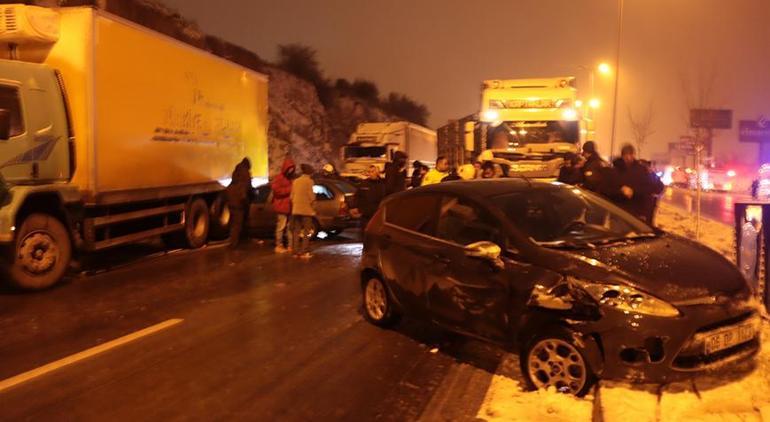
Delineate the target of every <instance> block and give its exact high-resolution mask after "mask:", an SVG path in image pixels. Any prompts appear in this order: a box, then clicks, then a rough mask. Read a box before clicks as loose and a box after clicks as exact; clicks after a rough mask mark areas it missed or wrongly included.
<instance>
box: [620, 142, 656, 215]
mask: <svg viewBox="0 0 770 422" xmlns="http://www.w3.org/2000/svg"><path fill="white" fill-rule="evenodd" d="M620 155H621V158H618V159H616V160H615V161H613V163H612V165H613V167H614V169H615V174H616V176H617V182H616V186H617V185H619V186H620V189H613V191H612V192H609V195H608V196H609V198H610V199H611V200H613V201H614V202H615V203H616V204H617V205H619V206H620V207H621V208H623V209H625V210H626V211H628V212H629V213H631V214H633V215H634V216H636V217H638V218H639V219H641V220H644V221H645V222H647V223H648V224H652V221H653V217H654V216H653V215H652V214H654V212H655V202H656V195H659V194H660V193H662V192H663V189H664V186H663V183H662V182H661V181H660V179H659V178H658V177H657V176H656V175H655V174H654V173H653V172H651V171H650V170H649V169H648V168H647V167H645V166H644V164H642V163H641V162H640V161H639V160H637V159H636V149H635V148H634V147H633V145H631V144H626V145H624V146H623V148H622V149H621V152H620Z"/></svg>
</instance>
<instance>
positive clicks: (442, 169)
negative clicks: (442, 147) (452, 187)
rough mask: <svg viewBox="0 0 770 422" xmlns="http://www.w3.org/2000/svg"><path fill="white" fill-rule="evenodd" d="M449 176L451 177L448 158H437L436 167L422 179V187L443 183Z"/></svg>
mask: <svg viewBox="0 0 770 422" xmlns="http://www.w3.org/2000/svg"><path fill="white" fill-rule="evenodd" d="M447 176H449V160H447V159H446V157H438V158H436V167H434V168H432V169H430V171H429V172H428V174H426V175H425V178H424V179H422V186H428V185H434V184H436V183H441V181H442V180H444V178H445V177H447Z"/></svg>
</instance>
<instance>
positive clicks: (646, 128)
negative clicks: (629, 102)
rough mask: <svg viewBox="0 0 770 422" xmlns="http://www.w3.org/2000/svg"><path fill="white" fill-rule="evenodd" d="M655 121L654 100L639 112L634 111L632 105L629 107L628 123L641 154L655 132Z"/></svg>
mask: <svg viewBox="0 0 770 422" xmlns="http://www.w3.org/2000/svg"><path fill="white" fill-rule="evenodd" d="M654 122H655V109H654V106H653V102H652V100H650V102H649V103H648V104H647V108H646V109H645V110H642V111H641V112H639V113H634V111H633V110H631V106H629V107H628V123H629V125H630V126H631V135H632V136H633V137H634V142H635V143H636V149H637V150H638V153H639V155H640V156H641V155H642V150H643V149H644V147H645V145H646V144H647V141H648V140H649V138H650V137H651V136H652V135H654V134H655V129H654V126H653V125H654Z"/></svg>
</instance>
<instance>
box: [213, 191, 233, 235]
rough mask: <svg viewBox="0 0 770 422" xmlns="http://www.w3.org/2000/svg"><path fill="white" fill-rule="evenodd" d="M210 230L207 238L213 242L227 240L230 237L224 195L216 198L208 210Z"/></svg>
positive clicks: (228, 213)
mask: <svg viewBox="0 0 770 422" xmlns="http://www.w3.org/2000/svg"><path fill="white" fill-rule="evenodd" d="M210 214H211V217H210V220H211V229H210V230H209V237H210V238H211V239H214V240H223V239H227V238H228V237H229V236H230V207H228V206H227V199H226V198H225V195H224V194H221V195H219V196H217V198H216V199H215V200H214V202H213V203H212V204H211V209H210Z"/></svg>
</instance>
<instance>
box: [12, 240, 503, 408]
mask: <svg viewBox="0 0 770 422" xmlns="http://www.w3.org/2000/svg"><path fill="white" fill-rule="evenodd" d="M360 248H361V245H360V243H357V242H355V241H352V240H339V241H334V242H320V243H319V248H318V250H317V251H316V256H315V257H314V258H313V259H312V260H310V261H309V262H302V261H298V260H295V259H293V258H291V257H287V256H284V255H280V256H279V255H275V254H273V253H272V250H271V249H270V247H269V246H268V245H267V244H259V243H257V242H252V243H250V244H249V245H247V246H246V247H245V248H244V249H243V250H240V251H236V252H233V251H230V250H228V249H227V248H224V247H219V246H214V247H208V248H205V249H203V250H198V251H178V252H173V253H168V254H163V253H157V252H158V250H157V249H154V247H150V246H147V247H144V246H139V247H133V248H128V249H124V250H121V251H117V252H113V253H111V254H104V255H101V256H96V257H94V258H93V259H92V262H91V263H89V264H87V268H86V269H87V270H89V271H90V272H92V273H95V274H91V275H82V274H81V275H78V276H75V277H73V278H72V279H71V280H68V281H67V282H66V283H64V284H63V285H62V286H60V287H58V288H55V289H53V290H50V291H46V292H41V293H35V294H17V293H14V292H10V291H2V292H0V333H1V334H2V335H0V385H2V380H6V379H8V378H9V377H13V376H15V375H17V374H20V373H24V372H25V371H30V370H33V369H34V368H39V367H41V366H42V365H45V364H48V363H50V362H54V361H57V360H59V359H61V358H64V357H66V356H70V355H73V354H75V353H78V352H81V351H83V350H87V349H89V348H92V347H94V346H97V345H100V344H104V343H105V342H108V341H110V340H113V339H116V338H119V337H122V336H125V335H128V334H130V333H134V332H136V331H138V330H141V329H143V328H146V327H149V326H152V325H155V324H158V323H161V322H164V321H167V320H169V319H175V318H179V319H183V322H181V323H179V324H177V325H174V326H172V327H170V328H167V329H164V330H162V331H159V332H157V333H155V334H151V335H149V336H146V337H141V338H138V339H136V340H134V341H131V342H129V343H127V344H124V345H121V346H119V347H116V348H114V349H111V350H108V351H106V352H103V353H101V354H98V355H95V356H91V357H87V358H85V359H83V360H81V361H79V362H77V363H74V364H71V365H68V366H64V367H62V368H59V369H57V370H54V371H53V372H50V373H46V374H43V375H40V376H37V377H34V378H32V379H30V380H27V381H26V382H23V383H21V384H18V385H16V386H13V387H10V388H8V389H5V390H0V420H63V419H67V420H161V419H162V420H167V419H171V420H179V419H185V420H190V419H192V420H225V419H227V420H282V421H283V420H314V421H321V420H356V421H363V420H416V419H423V420H472V419H474V418H475V415H476V412H477V409H478V408H479V406H480V404H481V402H482V400H483V398H484V393H485V392H486V388H487V386H488V384H489V381H490V378H491V373H492V372H494V370H495V369H496V368H497V365H498V364H499V362H500V360H501V358H502V352H501V351H500V350H499V349H497V348H495V347H493V346H489V345H486V344H483V343H479V342H476V341H472V340H466V339H463V338H460V337H457V336H452V335H448V334H446V333H443V332H441V331H440V330H437V329H435V328H434V327H431V326H429V325H425V324H420V323H416V322H413V321H404V322H402V324H401V325H400V326H399V327H398V328H396V329H395V330H382V329H379V328H376V327H374V326H372V325H370V324H368V323H366V322H365V321H364V319H363V317H362V315H361V310H360V303H361V300H360V290H359V285H358V281H357V280H358V277H357V270H356V266H357V264H358V256H359V254H360ZM434 348H438V349H439V351H438V352H436V353H432V352H431V350H432V349H434Z"/></svg>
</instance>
